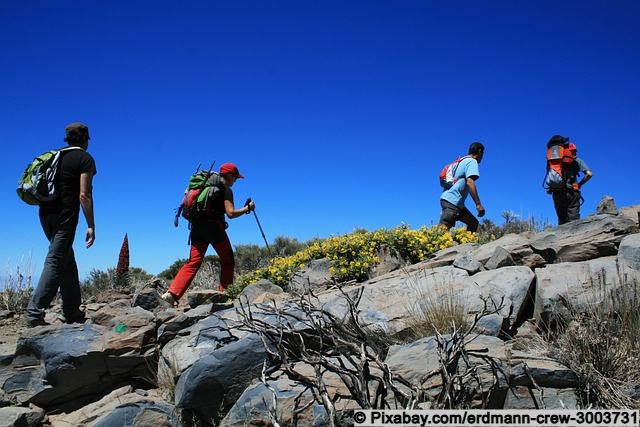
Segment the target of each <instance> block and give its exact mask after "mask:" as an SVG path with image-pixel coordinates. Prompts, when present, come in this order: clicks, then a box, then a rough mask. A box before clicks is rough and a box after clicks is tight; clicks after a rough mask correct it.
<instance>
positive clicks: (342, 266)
mask: <svg viewBox="0 0 640 427" xmlns="http://www.w3.org/2000/svg"><path fill="white" fill-rule="evenodd" d="M476 241H477V237H476V235H475V233H470V232H467V231H466V229H458V228H455V229H451V230H446V229H444V228H442V227H438V226H434V227H431V228H427V227H425V226H423V227H421V228H420V229H419V230H411V229H410V228H409V226H408V225H405V224H402V225H400V226H398V227H395V228H393V229H390V230H389V229H380V230H377V231H374V232H369V231H366V230H363V229H359V230H356V231H354V232H353V233H351V234H347V235H344V236H331V238H329V239H324V240H318V241H315V242H313V243H312V244H310V245H309V246H308V247H307V248H306V249H304V250H302V251H299V252H296V253H295V254H293V255H291V256H288V257H277V258H273V259H272V260H271V261H270V262H269V265H268V266H266V267H264V268H260V269H258V270H255V271H253V272H250V273H247V274H244V275H242V276H240V277H239V278H238V280H237V281H236V283H235V284H234V285H233V286H230V287H229V289H227V293H228V294H229V295H230V296H231V297H234V296H236V295H238V293H239V292H241V291H242V289H244V288H245V287H246V286H247V285H249V284H251V283H255V282H256V281H258V280H259V279H261V278H264V279H268V280H269V281H270V282H271V283H274V284H276V285H280V286H286V285H287V284H288V283H289V280H291V277H292V276H293V274H294V273H295V272H297V271H299V270H300V269H302V268H304V267H305V265H306V264H307V263H308V262H309V261H312V260H315V259H322V258H326V259H328V260H330V261H333V262H334V264H335V267H332V268H331V270H330V272H331V274H332V276H333V277H334V278H335V279H336V281H338V282H345V281H349V280H356V281H363V280H366V279H367V278H368V274H369V273H370V271H371V269H372V268H373V267H374V266H375V265H376V264H378V263H379V262H380V259H379V258H378V256H377V251H378V250H379V249H380V248H381V247H382V246H384V247H387V248H389V249H390V250H391V251H393V252H395V253H397V254H398V255H399V256H400V257H402V258H404V259H405V260H407V261H409V262H411V263H416V262H419V261H422V260H425V259H427V258H429V257H430V256H431V255H432V254H433V253H435V252H437V251H439V250H441V249H445V248H448V247H450V246H453V245H454V244H460V243H469V242H476Z"/></svg>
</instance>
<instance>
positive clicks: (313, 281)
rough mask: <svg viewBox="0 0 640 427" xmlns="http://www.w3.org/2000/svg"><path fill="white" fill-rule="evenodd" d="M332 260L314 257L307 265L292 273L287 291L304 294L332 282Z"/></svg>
mask: <svg viewBox="0 0 640 427" xmlns="http://www.w3.org/2000/svg"><path fill="white" fill-rule="evenodd" d="M332 266H333V262H331V261H329V260H328V259H315V260H312V261H310V262H309V265H308V266H306V267H305V268H303V269H301V270H299V271H298V272H296V273H295V274H294V276H293V277H292V278H291V281H290V282H289V287H288V291H289V292H291V293H292V294H299V295H300V294H306V293H308V292H309V291H315V290H316V289H318V288H320V289H324V288H326V287H328V286H330V285H331V284H332V280H331V272H330V270H329V269H330V268H331V267H332Z"/></svg>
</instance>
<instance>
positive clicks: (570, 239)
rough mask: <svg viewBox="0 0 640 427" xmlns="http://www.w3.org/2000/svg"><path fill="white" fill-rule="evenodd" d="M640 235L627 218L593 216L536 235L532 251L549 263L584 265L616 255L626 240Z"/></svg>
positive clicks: (619, 216) (634, 225) (532, 240)
mask: <svg viewBox="0 0 640 427" xmlns="http://www.w3.org/2000/svg"><path fill="white" fill-rule="evenodd" d="M637 231H638V227H637V225H636V224H635V223H634V222H633V221H631V220H630V219H628V218H627V217H625V216H622V215H593V216H589V217H587V218H583V219H579V220H577V221H571V222H568V223H566V224H562V225H559V226H557V227H555V228H551V229H549V230H546V231H543V232H541V233H538V234H536V235H535V236H534V237H532V238H531V247H532V248H533V250H534V251H535V252H536V253H538V254H540V255H542V257H544V259H546V260H547V262H549V263H559V262H580V261H586V260H590V259H594V258H599V257H606V256H611V255H616V254H617V252H618V245H619V244H620V241H621V240H622V238H623V237H624V236H625V235H627V234H633V233H637Z"/></svg>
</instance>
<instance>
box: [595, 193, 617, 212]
mask: <svg viewBox="0 0 640 427" xmlns="http://www.w3.org/2000/svg"><path fill="white" fill-rule="evenodd" d="M596 214H598V215H599V214H609V215H618V208H616V202H614V201H613V197H610V196H604V197H603V198H602V200H600V203H598V207H597V208H596Z"/></svg>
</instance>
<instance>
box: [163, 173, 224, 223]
mask: <svg viewBox="0 0 640 427" xmlns="http://www.w3.org/2000/svg"><path fill="white" fill-rule="evenodd" d="M214 164H215V162H214ZM199 169H200V166H198V169H197V170H196V172H195V173H194V174H193V175H191V177H190V178H189V184H188V185H187V189H186V190H185V191H184V197H183V198H182V202H181V203H180V206H178V208H177V209H176V217H175V220H174V221H173V224H174V225H175V226H176V227H177V226H178V220H179V218H180V216H181V215H182V217H183V218H184V219H186V220H187V221H189V225H191V223H192V222H193V221H194V220H197V219H198V218H201V217H203V216H205V215H208V214H210V213H211V206H212V204H213V202H214V201H215V200H216V199H217V198H218V196H219V195H220V194H222V187H223V186H222V181H221V180H220V175H219V174H218V172H215V171H214V170H213V165H211V169H210V170H202V171H201V170H199Z"/></svg>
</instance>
